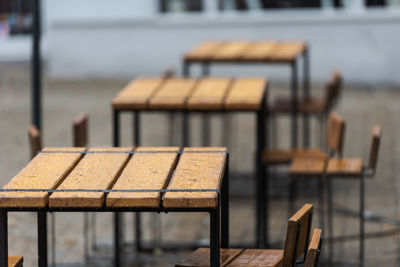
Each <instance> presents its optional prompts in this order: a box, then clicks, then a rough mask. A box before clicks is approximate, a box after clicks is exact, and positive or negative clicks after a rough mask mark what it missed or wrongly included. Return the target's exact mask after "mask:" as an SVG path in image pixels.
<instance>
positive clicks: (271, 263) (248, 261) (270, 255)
mask: <svg viewBox="0 0 400 267" xmlns="http://www.w3.org/2000/svg"><path fill="white" fill-rule="evenodd" d="M282 256H283V250H275V249H246V250H245V251H244V252H243V253H242V254H240V255H239V256H238V257H236V258H235V259H234V260H233V261H232V262H231V263H230V264H228V265H227V267H239V266H240V267H242V266H249V267H265V266H268V267H277V266H281V264H282Z"/></svg>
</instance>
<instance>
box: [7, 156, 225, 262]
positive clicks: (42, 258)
mask: <svg viewBox="0 0 400 267" xmlns="http://www.w3.org/2000/svg"><path fill="white" fill-rule="evenodd" d="M228 162H229V157H227V163H226V164H227V165H226V168H225V172H224V177H223V180H222V186H221V192H218V205H217V207H215V208H165V207H157V208H140V207H136V208H113V207H106V206H103V207H101V208H51V207H46V208H0V267H7V266H8V212H37V234H38V266H39V267H47V266H48V262H47V261H48V256H47V252H48V250H47V213H48V212H113V213H114V240H113V241H114V249H113V253H114V266H116V267H119V266H121V258H120V253H121V241H122V236H121V234H122V233H121V229H122V227H121V220H120V212H157V213H161V212H165V213H168V212H208V213H209V214H210V266H215V267H219V266H220V247H222V248H228V247H229V199H228V197H229V169H228V167H229V165H228V164H229V163H228ZM6 190H7V189H6ZM3 191H4V190H3ZM11 191H12V190H11ZM20 191H21V190H20ZM26 191H33V190H29V189H26ZM38 191H49V192H56V191H57V190H38ZM61 191H65V190H61ZM69 191H79V190H69ZM85 191H90V190H85ZM91 191H96V192H102V191H104V192H106V193H109V192H119V191H126V190H91ZM131 191H143V192H147V191H149V190H147V191H146V190H131ZM153 191H154V192H174V191H178V190H173V189H170V190H168V189H161V190H153ZM186 191H187V192H193V191H194V190H190V189H189V190H179V192H186ZM220 225H221V226H222V227H221V228H220Z"/></svg>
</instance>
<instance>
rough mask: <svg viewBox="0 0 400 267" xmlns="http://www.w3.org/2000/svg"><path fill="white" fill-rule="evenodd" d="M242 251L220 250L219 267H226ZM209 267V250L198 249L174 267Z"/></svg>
mask: <svg viewBox="0 0 400 267" xmlns="http://www.w3.org/2000/svg"><path fill="white" fill-rule="evenodd" d="M242 251H243V250H242V249H224V248H222V249H220V255H221V261H220V262H221V267H224V266H227V264H229V263H230V262H231V261H232V260H233V259H234V258H236V257H237V256H238V255H239V254H240V253H241V252H242ZM207 266H210V249H209V248H199V249H196V250H195V251H194V252H192V253H190V254H189V255H188V256H187V257H186V258H185V259H184V260H183V261H181V262H180V263H178V264H175V267H207Z"/></svg>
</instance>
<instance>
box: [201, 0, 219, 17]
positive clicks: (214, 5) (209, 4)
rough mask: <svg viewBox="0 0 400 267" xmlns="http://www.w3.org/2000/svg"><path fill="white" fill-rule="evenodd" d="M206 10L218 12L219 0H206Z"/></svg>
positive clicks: (211, 12)
mask: <svg viewBox="0 0 400 267" xmlns="http://www.w3.org/2000/svg"><path fill="white" fill-rule="evenodd" d="M204 12H205V13H207V14H215V13H217V12H218V1H217V0H204Z"/></svg>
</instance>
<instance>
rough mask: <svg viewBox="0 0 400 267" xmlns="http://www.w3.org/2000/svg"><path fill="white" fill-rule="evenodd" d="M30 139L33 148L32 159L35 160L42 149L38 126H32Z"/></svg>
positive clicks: (29, 134)
mask: <svg viewBox="0 0 400 267" xmlns="http://www.w3.org/2000/svg"><path fill="white" fill-rule="evenodd" d="M28 138H29V143H30V146H31V147H30V148H31V158H34V157H35V156H36V154H37V152H38V151H40V150H41V149H42V142H41V137H40V132H39V130H38V128H36V126H34V125H31V126H30V127H29V130H28Z"/></svg>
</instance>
